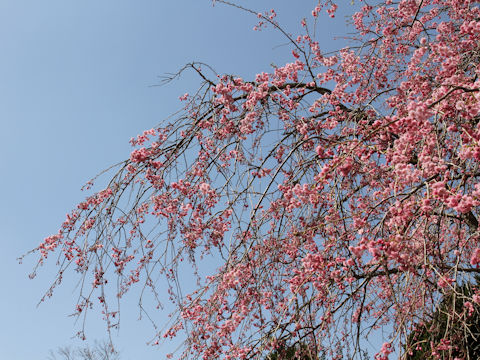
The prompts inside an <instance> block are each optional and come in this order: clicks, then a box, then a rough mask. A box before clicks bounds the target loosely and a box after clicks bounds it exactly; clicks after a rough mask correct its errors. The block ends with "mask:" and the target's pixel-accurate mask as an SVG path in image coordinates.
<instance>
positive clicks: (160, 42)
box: [0, 0, 351, 360]
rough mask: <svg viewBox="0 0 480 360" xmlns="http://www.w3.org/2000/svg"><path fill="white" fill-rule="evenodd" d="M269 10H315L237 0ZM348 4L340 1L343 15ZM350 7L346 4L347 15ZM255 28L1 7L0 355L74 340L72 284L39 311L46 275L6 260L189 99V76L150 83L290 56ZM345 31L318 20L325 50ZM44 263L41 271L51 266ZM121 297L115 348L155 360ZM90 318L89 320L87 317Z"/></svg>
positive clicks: (94, 1)
mask: <svg viewBox="0 0 480 360" xmlns="http://www.w3.org/2000/svg"><path fill="white" fill-rule="evenodd" d="M241 3H242V4H244V5H245V6H246V7H251V8H254V9H255V10H267V9H270V8H271V7H272V6H273V7H275V9H277V12H278V21H280V22H281V23H283V24H284V25H285V28H286V29H287V30H288V31H290V32H292V33H295V34H296V33H298V32H299V31H300V24H299V22H300V19H301V18H302V17H304V16H309V14H310V11H311V9H312V8H313V7H314V6H315V3H316V1H306V0H302V1H287V0H282V1H279V0H276V1H274V0H270V1H266V0H265V1H258V0H257V1H253V0H250V1H241ZM347 7H348V6H347ZM349 10H351V9H349ZM256 22H257V19H256V18H255V17H254V16H252V15H251V14H247V13H244V12H242V11H239V10H238V9H233V8H230V7H226V6H224V5H221V4H217V5H216V6H215V7H212V3H211V1H209V0H172V1H163V0H156V1H153V0H144V1H133V0H130V1H127V0H82V1H80V0H77V1H73V0H45V1H38V0H0V195H1V199H2V204H1V206H0V239H1V241H0V252H1V256H2V258H1V259H2V261H1V262H0V274H1V275H0V281H1V284H0V286H1V290H0V359H2V360H3V359H5V360H35V359H45V358H46V356H47V354H48V351H49V349H55V348H57V347H59V346H65V345H70V344H72V345H74V346H76V345H81V344H82V343H81V342H80V341H78V340H75V339H73V340H72V336H73V335H74V334H75V332H76V330H75V329H77V330H78V324H77V325H76V326H75V324H74V320H73V318H71V317H67V315H68V314H70V313H72V312H73V309H74V304H75V298H74V294H75V293H74V288H75V283H72V282H68V281H66V283H65V284H64V285H63V286H62V287H61V288H59V289H58V290H57V292H56V293H55V295H54V297H53V299H50V300H49V301H48V302H46V303H43V304H42V305H40V306H39V307H38V308H37V307H36V304H37V302H38V300H39V299H40V297H41V295H42V294H43V292H44V291H45V290H47V288H48V286H49V284H50V281H51V280H52V278H53V276H54V271H55V268H54V267H53V266H46V267H43V268H42V269H41V271H40V272H39V275H38V276H37V278H36V279H35V280H29V279H28V277H27V274H28V273H29V272H30V270H31V268H32V265H33V264H34V261H35V258H34V257H30V258H27V259H26V261H25V262H24V264H23V265H18V263H17V261H16V258H17V257H18V256H20V255H22V254H23V253H25V252H27V251H28V250H30V249H31V248H33V247H35V246H36V245H37V244H38V243H39V242H40V241H41V240H42V239H43V238H44V237H46V236H48V235H50V234H52V233H55V232H56V231H57V229H58V227H59V225H60V224H61V222H62V221H63V220H64V218H65V214H66V213H67V212H68V211H69V210H70V209H71V208H72V207H73V206H75V204H76V203H78V202H79V201H80V200H81V199H82V198H83V197H84V194H83V193H82V192H81V191H80V188H81V186H82V185H83V184H84V183H85V182H86V181H87V180H89V179H90V178H91V177H93V176H94V175H96V174H97V173H98V172H100V171H101V170H103V169H104V168H106V167H107V166H108V165H110V164H113V163H115V162H117V161H120V160H123V159H124V158H126V157H128V155H129V151H130V146H129V144H128V140H129V139H130V138H131V137H132V136H135V135H136V134H138V133H140V132H142V131H143V130H144V129H149V128H151V127H153V126H155V125H157V124H158V123H159V122H160V121H161V120H162V119H164V118H165V117H167V116H168V115H170V114H171V113H172V112H174V111H175V110H177V109H178V108H179V107H180V106H181V105H180V103H179V102H178V96H180V95H183V93H185V92H186V91H192V90H194V89H195V88H196V86H197V85H198V84H199V79H198V78H197V77H196V76H194V74H192V73H188V74H186V76H184V77H183V78H182V79H181V80H180V81H177V82H174V83H172V84H170V85H169V86H167V87H152V86H151V85H155V84H157V83H159V76H161V75H163V74H164V73H167V72H175V71H176V70H178V69H179V68H180V67H181V66H182V65H184V64H185V63H187V62H191V61H193V60H195V61H202V62H205V63H208V64H210V65H212V66H213V67H214V68H215V69H216V70H217V72H219V73H224V72H225V73H234V74H237V75H241V76H245V77H246V78H248V79H253V78H254V75H255V74H256V73H259V72H262V71H269V70H270V64H271V63H272V62H274V63H275V64H277V65H282V64H283V63H284V62H286V61H293V59H292V57H291V55H290V50H291V48H290V47H289V46H282V45H283V44H285V40H284V39H283V38H282V37H281V36H280V35H279V33H278V32H275V31H273V30H271V29H269V30H264V31H261V32H255V31H252V27H253V26H254V25H255V24H256ZM344 31H345V28H344V27H343V21H342V20H341V19H340V21H336V22H334V21H331V20H330V19H328V18H326V17H325V18H323V19H322V20H321V24H320V26H319V32H323V33H324V34H321V35H325V36H322V37H321V38H322V39H324V41H323V42H322V44H321V45H322V47H323V48H325V49H333V48H339V47H341V46H340V45H339V44H340V43H341V42H336V43H335V42H333V41H332V40H331V39H332V38H333V36H334V35H336V34H341V33H342V32H344ZM50 265H52V263H50ZM135 306H136V302H135V299H134V298H130V299H129V298H128V297H127V299H126V302H125V304H124V305H123V315H122V316H123V317H122V325H121V330H120V333H119V334H118V335H117V334H116V333H114V338H113V340H114V342H115V343H116V345H118V348H119V350H120V351H121V353H122V359H125V360H126V359H132V360H133V359H142V360H150V359H160V358H164V357H163V355H164V354H165V353H166V352H168V351H169V350H171V349H159V348H158V347H153V348H152V347H147V346H146V345H145V343H146V341H147V340H149V339H150V336H151V335H152V334H153V329H152V328H151V326H150V325H149V323H148V322H147V321H142V322H138V321H137V320H136V319H137V317H138V310H137V308H136V307H135ZM92 315H95V316H98V314H93V313H92ZM91 320H92V321H91V322H89V323H88V324H87V328H86V329H87V335H88V336H89V341H88V342H89V343H90V341H92V342H93V340H95V339H103V338H105V327H104V323H103V322H101V321H95V319H91Z"/></svg>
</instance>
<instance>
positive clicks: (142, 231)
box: [34, 0, 480, 359]
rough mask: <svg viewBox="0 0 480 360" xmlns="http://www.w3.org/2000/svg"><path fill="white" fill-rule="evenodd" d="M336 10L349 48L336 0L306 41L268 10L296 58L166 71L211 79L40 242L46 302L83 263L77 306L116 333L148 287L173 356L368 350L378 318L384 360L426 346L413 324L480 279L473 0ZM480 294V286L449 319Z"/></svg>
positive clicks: (136, 141) (316, 15) (312, 23)
mask: <svg viewBox="0 0 480 360" xmlns="http://www.w3.org/2000/svg"><path fill="white" fill-rule="evenodd" d="M216 3H227V2H226V1H220V0H217V1H216ZM230 5H232V6H236V7H240V6H239V5H235V4H230ZM339 5H342V6H346V11H351V12H352V13H353V15H352V16H351V17H350V18H349V19H350V20H349V21H351V23H352V25H353V26H354V28H355V29H356V33H355V34H354V35H352V37H351V38H350V41H349V43H350V46H348V47H345V48H343V49H341V50H339V51H337V52H334V53H325V52H324V51H322V47H321V45H320V44H321V41H320V40H321V37H320V35H319V34H318V33H317V32H316V31H315V28H316V25H317V22H318V21H320V20H319V19H320V18H321V17H322V16H323V15H322V14H324V12H325V11H326V12H327V14H328V15H330V16H331V17H334V16H335V14H336V11H337V4H336V2H335V1H333V0H319V1H313V2H312V12H311V13H309V14H305V19H304V20H303V21H302V27H303V33H302V34H300V35H298V36H297V35H292V34H289V33H287V32H286V31H285V30H284V29H283V28H282V27H281V25H280V24H278V23H277V21H276V13H275V11H274V10H271V11H268V12H265V13H259V14H256V13H255V16H258V25H257V27H256V28H257V29H263V28H265V27H270V28H272V29H275V30H276V31H280V32H281V33H282V34H283V35H284V36H285V38H286V39H287V40H288V42H289V46H290V47H291V61H290V62H288V63H286V64H284V65H283V66H276V67H274V68H272V70H271V71H270V72H268V73H260V74H257V75H255V76H252V78H250V79H243V78H240V77H238V76H234V75H222V74H220V75H219V74H216V73H215V71H213V70H212V69H211V68H209V67H208V66H207V65H204V64H200V63H191V64H187V65H186V66H185V67H184V68H183V69H182V70H181V71H180V72H179V73H178V74H175V75H172V77H171V78H170V79H173V78H175V77H176V76H179V75H181V74H184V73H187V72H189V71H190V72H191V73H192V74H194V75H195V76H197V75H198V76H199V77H198V78H199V81H200V83H199V87H198V90H197V91H196V92H195V93H191V94H185V95H183V96H181V98H180V100H181V101H182V104H183V106H184V108H183V111H182V112H181V113H179V114H176V115H175V116H174V117H173V118H172V120H169V121H168V122H165V123H163V124H160V125H159V126H158V127H155V128H152V129H150V130H146V131H145V132H144V133H142V134H140V135H139V136H137V137H135V138H133V139H132V140H131V144H132V146H133V147H134V149H133V151H132V152H131V154H130V157H129V158H128V159H127V160H125V161H123V162H122V163H120V164H118V165H117V166H116V167H114V168H111V169H110V170H109V171H108V172H106V173H105V174H103V176H104V178H107V179H109V180H108V181H107V186H106V187H105V188H104V189H103V190H100V191H98V192H96V193H94V194H93V195H91V196H89V197H88V198H86V200H85V201H84V202H82V203H80V204H79V205H78V206H77V207H76V208H75V209H74V210H73V211H72V212H71V213H69V214H68V215H67V218H66V220H65V222H64V223H63V224H62V225H61V228H60V230H59V231H58V233H56V234H55V235H53V236H50V237H48V238H46V239H45V240H44V241H43V242H42V243H41V244H40V245H39V246H38V248H36V249H35V250H34V251H35V252H36V253H38V255H39V265H41V264H43V263H45V262H46V260H47V257H49V256H51V255H52V254H56V256H57V259H58V261H57V263H56V264H57V266H58V278H57V279H56V280H55V282H54V284H53V285H52V288H51V289H50V290H49V291H48V293H47V295H51V293H52V291H53V289H54V287H55V286H56V285H58V284H59V283H60V282H61V280H62V277H63V276H64V274H66V272H70V273H74V274H77V276H79V277H80V278H81V283H82V284H83V286H82V287H81V290H80V292H79V297H78V299H79V300H78V303H77V304H76V313H77V315H78V316H84V314H85V313H86V312H87V311H88V310H89V309H90V308H91V307H92V306H100V307H101V308H102V311H103V315H104V318H105V320H106V322H107V325H108V327H109V328H112V327H115V326H116V325H117V320H116V319H117V318H118V308H117V304H118V299H121V298H122V296H123V295H124V294H125V293H126V292H128V291H129V290H130V289H132V288H133V287H138V288H140V289H141V295H140V298H141V299H142V298H143V296H147V295H145V294H146V293H147V292H148V291H149V292H150V293H151V296H150V298H151V299H157V301H158V303H157V305H158V309H159V310H155V309H153V310H148V311H147V310H145V312H147V313H148V316H149V318H150V319H152V321H154V322H155V323H156V324H157V325H158V327H157V329H158V331H157V332H156V334H155V340H154V343H162V342H163V341H168V340H169V339H172V338H175V337H179V338H180V339H182V340H183V344H184V346H183V348H182V349H181V350H179V351H177V352H175V353H173V354H169V355H168V357H169V358H170V357H175V358H194V359H195V358H203V359H217V358H219V359H220V358H221V359H263V358H265V357H267V356H268V354H272V353H276V354H281V352H280V351H277V350H279V349H285V348H288V349H292V348H295V349H298V352H299V354H298V358H301V357H302V356H303V357H305V358H316V357H323V358H330V359H343V358H345V359H347V358H348V359H354V358H357V359H360V358H362V357H363V356H364V351H363V349H362V344H365V341H366V340H365V339H367V340H368V339H369V337H372V336H377V335H378V333H379V331H380V330H381V331H382V333H383V335H384V339H383V341H382V342H383V345H380V346H379V347H378V349H376V352H377V353H376V355H375V358H376V359H388V358H389V356H390V358H392V356H393V355H395V357H397V356H407V355H408V354H409V353H411V352H413V351H414V350H415V349H414V347H415V346H416V345H415V344H414V343H409V339H411V337H410V336H409V334H410V333H411V331H413V330H414V329H415V328H418V326H421V325H419V324H422V323H426V322H427V320H428V319H429V318H430V316H431V315H432V314H433V313H434V311H435V309H436V308H437V306H438V304H439V303H440V302H441V299H442V298H443V295H444V294H447V293H448V296H449V297H452V296H453V298H455V294H460V293H461V292H460V291H458V289H460V287H461V286H462V284H465V283H467V282H469V281H471V279H472V278H473V277H474V275H475V274H478V273H479V272H480V269H479V264H480V232H479V229H478V215H479V212H478V206H479V205H480V182H479V177H480V169H479V160H480V125H479V122H480V80H479V79H478V76H479V75H480V68H479V60H480V8H479V3H478V1H474V0H384V1H377V0H371V1H357V2H355V4H354V5H343V4H340V3H339ZM354 9H358V10H354ZM243 10H244V11H250V10H246V9H243ZM239 11H242V10H239ZM321 21H325V20H323V18H322V20H321ZM321 36H326V35H325V34H321ZM167 80H169V79H167ZM90 185H93V182H92V183H90V184H89V186H90ZM102 187H103V186H102ZM51 266H53V265H51ZM37 270H38V269H37V268H36V269H35V271H37ZM187 278H188V279H193V280H191V281H189V282H188V284H187V282H185V281H184V279H187ZM192 284H193V285H192ZM167 293H168V296H167V297H166V296H165V294H167ZM462 296H464V297H465V296H466V295H462ZM165 298H170V300H171V304H172V305H171V306H172V307H173V310H172V313H171V314H170V317H169V318H168V321H166V322H164V323H162V322H161V320H158V319H165V316H164V314H162V313H161V310H162V308H163V306H166V305H165V304H164V303H163V302H162V301H164V299H165ZM479 303H480V291H479V290H478V289H475V291H473V292H472V293H470V294H469V295H468V299H464V300H463V301H462V304H463V305H462V307H461V308H456V307H455V306H453V307H450V309H454V310H452V312H451V313H449V314H448V316H449V321H450V323H451V324H455V328H456V329H458V326H462V324H465V323H466V319H467V318H468V317H469V314H470V313H471V311H470V309H471V308H472V307H473V304H479ZM141 304H142V303H141ZM141 307H142V311H143V309H144V307H143V306H142V305H141ZM164 325H165V327H163V326H164ZM465 329H466V327H465ZM459 333H461V331H456V332H455V334H459ZM465 336H466V335H465ZM435 339H437V340H438V341H431V342H430V343H429V344H428V346H429V347H430V350H429V351H430V353H431V354H432V356H434V358H437V359H447V358H450V354H452V353H454V351H455V346H456V343H455V339H453V338H452V337H451V334H449V332H448V331H446V332H445V333H444V334H443V335H442V336H441V338H440V339H438V338H435ZM300 353H302V354H300Z"/></svg>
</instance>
